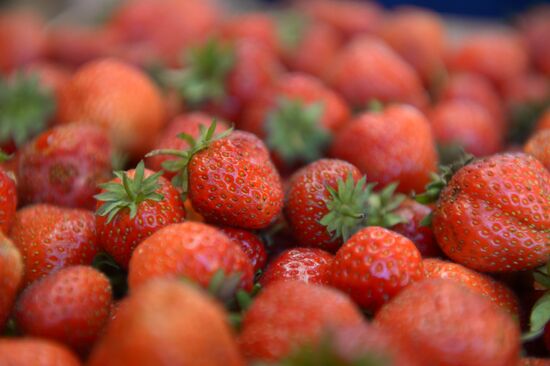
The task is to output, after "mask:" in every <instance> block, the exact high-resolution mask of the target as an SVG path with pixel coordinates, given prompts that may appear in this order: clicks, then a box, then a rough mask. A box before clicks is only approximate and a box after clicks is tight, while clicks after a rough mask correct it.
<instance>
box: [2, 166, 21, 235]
mask: <svg viewBox="0 0 550 366" xmlns="http://www.w3.org/2000/svg"><path fill="white" fill-rule="evenodd" d="M16 209H17V191H16V185H15V181H14V180H13V178H12V176H11V175H10V174H9V173H8V172H7V171H6V170H4V168H3V167H1V166H0V233H4V234H6V235H7V234H8V233H9V232H10V229H11V225H12V223H13V219H14V218H15V210H16Z"/></svg>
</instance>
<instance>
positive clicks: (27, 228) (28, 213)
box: [10, 204, 99, 286]
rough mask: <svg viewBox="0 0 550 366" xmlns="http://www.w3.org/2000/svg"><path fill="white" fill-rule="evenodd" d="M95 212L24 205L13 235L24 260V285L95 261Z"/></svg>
mask: <svg viewBox="0 0 550 366" xmlns="http://www.w3.org/2000/svg"><path fill="white" fill-rule="evenodd" d="M94 221H95V219H94V214H93V212H90V211H86V210H81V209H70V208H61V207H56V206H51V205H43V204H39V205H34V206H28V207H25V208H23V209H21V210H19V211H18V212H17V214H16V215H15V222H14V224H13V228H12V230H11V234H10V237H11V238H12V240H13V243H14V244H15V246H16V247H17V249H19V251H20V252H21V255H22V256H23V261H24V262H25V279H24V285H25V286H26V285H28V284H29V283H31V282H33V281H36V280H37V279H39V278H41V277H45V276H46V275H47V274H49V273H52V272H55V271H57V270H59V269H61V268H65V267H68V266H72V265H77V264H84V265H89V264H91V263H92V260H93V259H94V257H95V255H96V254H97V253H98V251H99V247H98V245H97V239H96V230H95V223H94Z"/></svg>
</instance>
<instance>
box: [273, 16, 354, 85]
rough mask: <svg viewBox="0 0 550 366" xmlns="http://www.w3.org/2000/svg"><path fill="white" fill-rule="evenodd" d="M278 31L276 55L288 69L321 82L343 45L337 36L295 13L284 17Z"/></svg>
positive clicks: (329, 28)
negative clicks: (279, 54) (313, 77)
mask: <svg viewBox="0 0 550 366" xmlns="http://www.w3.org/2000/svg"><path fill="white" fill-rule="evenodd" d="M277 28H278V29H277V33H278V40H279V48H280V50H279V51H280V53H281V57H282V59H283V62H284V63H285V64H286V65H287V66H288V68H289V69H290V70H292V71H299V72H303V73H306V74H310V75H314V76H316V77H318V78H320V79H324V77H325V74H326V71H327V66H328V65H329V64H330V63H331V61H332V60H333V59H334V58H335V57H336V56H337V55H338V52H340V50H341V48H342V46H343V43H344V40H343V38H342V36H341V35H340V34H339V32H338V31H336V30H335V29H334V28H332V27H331V26H329V25H326V24H325V23H322V22H319V21H314V20H312V19H310V18H308V17H305V16H303V15H301V14H298V13H291V14H288V15H286V16H285V17H283V18H282V20H281V21H280V22H279V24H278V26H277Z"/></svg>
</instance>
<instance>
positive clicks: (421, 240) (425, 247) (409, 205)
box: [391, 198, 443, 258]
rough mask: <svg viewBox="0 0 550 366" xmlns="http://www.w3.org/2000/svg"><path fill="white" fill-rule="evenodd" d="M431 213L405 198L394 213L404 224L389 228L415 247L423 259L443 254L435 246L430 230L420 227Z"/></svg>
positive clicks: (429, 210)
mask: <svg viewBox="0 0 550 366" xmlns="http://www.w3.org/2000/svg"><path fill="white" fill-rule="evenodd" d="M431 212H432V209H431V208H430V207H428V206H426V205H423V204H421V203H418V202H416V201H415V200H413V199H410V198H406V199H405V200H404V201H403V203H401V206H399V208H398V209H397V210H396V211H395V213H396V214H397V215H399V216H401V217H402V218H403V219H404V220H405V222H404V223H401V224H397V225H395V226H393V227H392V228H391V229H392V230H393V231H395V232H396V233H399V234H401V235H403V236H405V237H407V238H409V239H410V240H411V241H412V242H413V243H414V245H416V248H417V249H418V251H419V252H420V254H421V255H422V257H423V258H425V257H439V256H441V255H442V254H443V253H441V249H439V246H438V245H437V242H436V240H435V236H434V233H433V231H432V228H431V227H430V226H425V225H422V220H424V219H425V218H426V217H427V216H428V215H429V214H430V213H431Z"/></svg>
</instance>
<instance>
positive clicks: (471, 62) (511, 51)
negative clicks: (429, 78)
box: [450, 32, 528, 85]
mask: <svg viewBox="0 0 550 366" xmlns="http://www.w3.org/2000/svg"><path fill="white" fill-rule="evenodd" d="M495 60H506V62H497V63H495ZM450 67H451V69H452V70H459V71H467V72H473V73H477V74H480V75H483V76H485V77H487V78H489V80H491V81H492V82H493V83H495V84H496V85H498V84H500V83H502V82H504V81H506V80H509V79H511V78H513V77H515V76H518V75H520V74H522V73H524V72H525V71H526V70H527V67H528V56H527V52H526V49H525V48H524V46H523V44H522V43H521V40H520V39H519V38H518V37H517V36H516V35H515V34H513V33H511V32H481V33H477V34H475V35H472V36H470V37H469V38H466V39H464V40H463V42H462V44H461V45H460V46H459V47H458V48H457V49H456V50H455V51H454V53H453V55H452V57H451V60H450Z"/></svg>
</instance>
